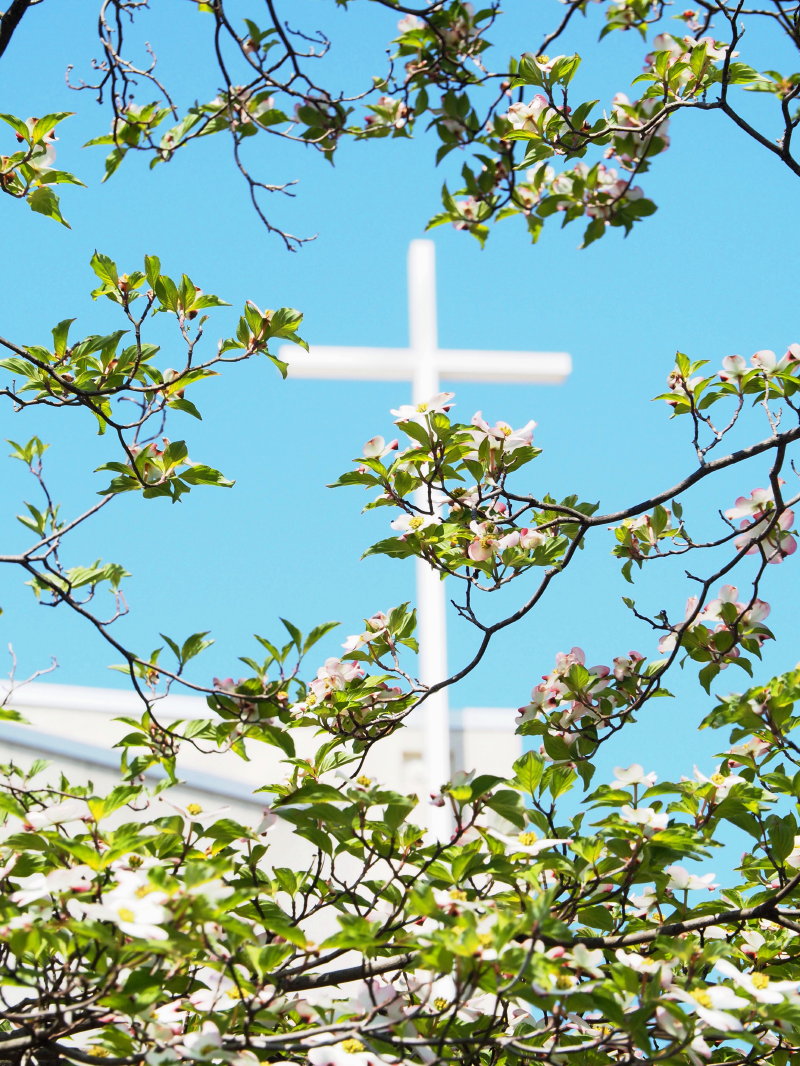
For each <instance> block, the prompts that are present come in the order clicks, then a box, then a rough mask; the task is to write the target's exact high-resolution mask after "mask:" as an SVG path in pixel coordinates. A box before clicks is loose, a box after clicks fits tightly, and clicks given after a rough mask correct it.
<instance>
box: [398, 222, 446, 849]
mask: <svg viewBox="0 0 800 1066" xmlns="http://www.w3.org/2000/svg"><path fill="white" fill-rule="evenodd" d="M408 325H409V339H410V341H411V351H412V352H413V358H414V376H413V378H412V397H413V403H414V404H422V403H424V402H425V401H426V400H429V399H430V398H431V396H434V395H436V393H437V392H439V370H438V367H437V365H436V353H437V348H438V341H437V336H436V246H435V245H434V243H433V241H412V242H411V244H410V246H409V249H408ZM415 502H416V504H417V506H418V507H420V508H421V509H422V510H428V509H429V508H430V506H431V502H430V496H429V491H428V490H427V489H426V488H425V487H424V486H423V487H421V488H419V489H418V490H417V493H416V501H415ZM416 572H417V636H418V639H419V679H420V681H421V682H422V684H423V685H426V686H430V685H435V684H436V683H437V682H439V681H444V679H445V678H446V677H447V601H446V598H445V591H444V588H445V586H444V581H443V580H442V579H441V577H440V575H439V574H438V572H437V571H436V570H434V569H433V567H432V566H430V564H429V563H427V562H426V561H425V560H424V559H417V560H416ZM421 711H422V715H423V721H422V735H423V739H424V744H425V750H424V752H423V756H424V760H425V781H426V787H427V788H428V789H429V791H430V792H432V793H436V792H438V791H439V790H440V788H441V786H442V785H443V784H444V783H445V782H446V781H449V780H450V777H451V770H450V706H449V700H448V692H447V689H446V688H442V689H439V691H438V692H434V693H433V694H432V695H430V696H428V698H427V699H426V700H425V702H424V703H423V705H422V708H421ZM429 828H430V829H431V831H432V832H433V833H434V835H435V836H436V837H437V838H438V839H440V840H442V839H446V838H447V836H449V834H450V833H451V832H452V830H453V818H452V814H451V812H450V809H449V807H448V806H443V807H431V810H430V818H429Z"/></svg>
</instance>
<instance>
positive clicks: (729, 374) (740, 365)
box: [719, 355, 750, 382]
mask: <svg viewBox="0 0 800 1066" xmlns="http://www.w3.org/2000/svg"><path fill="white" fill-rule="evenodd" d="M749 369H750V368H749V367H748V365H747V363H746V362H745V360H744V359H743V358H742V357H741V355H726V356H725V358H724V359H723V360H722V370H720V372H719V378H720V381H733V382H738V381H741V379H742V378H743V377H744V376H745V374H747V373H748V372H749Z"/></svg>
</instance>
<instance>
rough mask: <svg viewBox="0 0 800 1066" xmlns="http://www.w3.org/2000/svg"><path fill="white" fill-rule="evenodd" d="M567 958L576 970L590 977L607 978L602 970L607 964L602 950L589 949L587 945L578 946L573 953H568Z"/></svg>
mask: <svg viewBox="0 0 800 1066" xmlns="http://www.w3.org/2000/svg"><path fill="white" fill-rule="evenodd" d="M566 957H567V958H569V959H570V960H571V962H572V967H573V969H575V970H581V971H582V972H583V973H588V974H589V976H590V977H604V976H605V974H604V973H603V969H602V967H603V964H604V963H605V956H604V955H603V951H602V948H595V949H594V950H592V949H591V948H587V947H586V945H585V944H577V945H576V946H575V947H574V948H573V949H572V951H569V952H567V956H566Z"/></svg>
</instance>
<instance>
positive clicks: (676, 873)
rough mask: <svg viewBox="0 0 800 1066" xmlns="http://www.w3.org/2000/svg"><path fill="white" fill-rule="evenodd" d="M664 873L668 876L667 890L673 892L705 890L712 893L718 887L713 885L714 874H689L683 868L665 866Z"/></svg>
mask: <svg viewBox="0 0 800 1066" xmlns="http://www.w3.org/2000/svg"><path fill="white" fill-rule="evenodd" d="M664 872H665V873H668V874H669V881H668V882H667V888H671V889H673V891H679V892H689V891H694V890H699V889H707V890H708V891H709V892H713V891H714V889H716V888H719V885H717V884H715V883H714V877H715V876H716V875H715V874H699V875H698V874H691V873H689V871H688V870H687V869H685V867H683V866H678V865H672V866H666V867H665V868H664Z"/></svg>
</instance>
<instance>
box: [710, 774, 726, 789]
mask: <svg viewBox="0 0 800 1066" xmlns="http://www.w3.org/2000/svg"><path fill="white" fill-rule="evenodd" d="M711 784H712V785H715V786H716V787H717V788H719V786H720V785H724V784H725V778H724V777H723V776H722V774H721V773H716V774H712V775H711Z"/></svg>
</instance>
